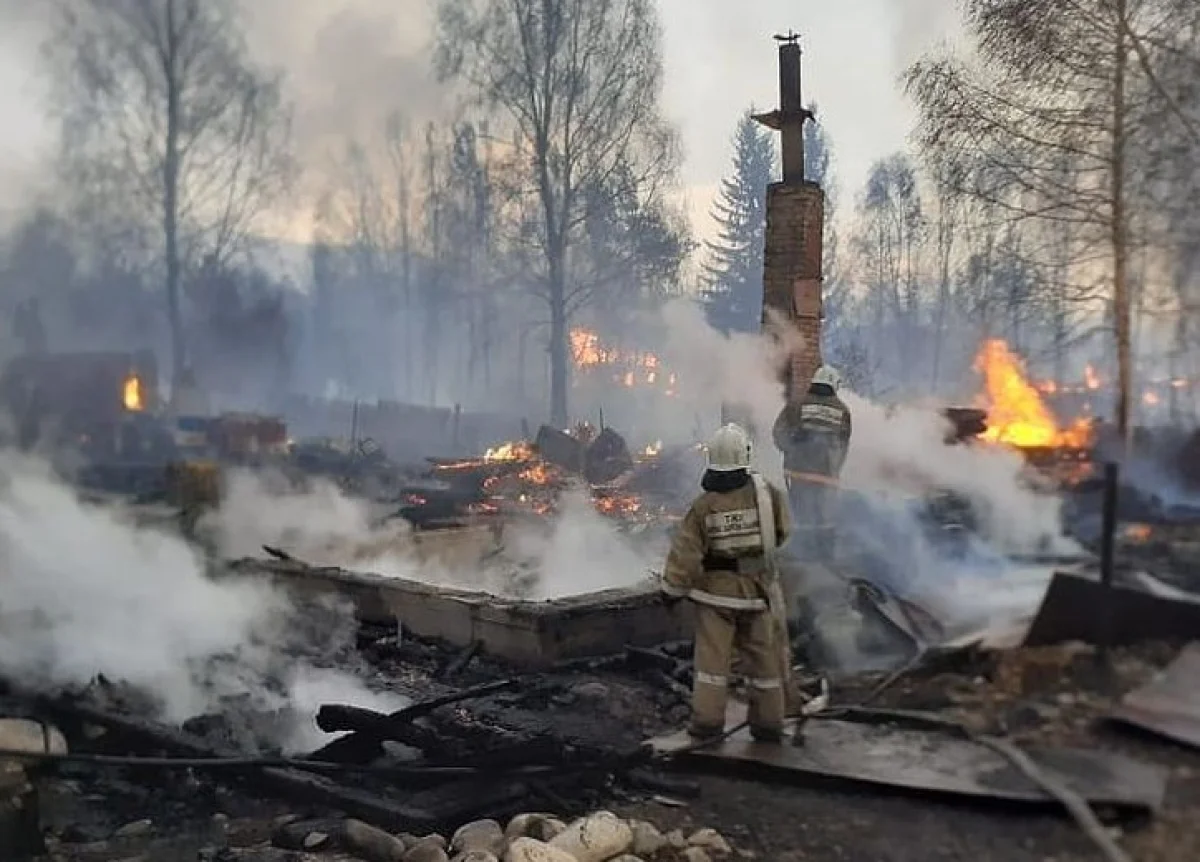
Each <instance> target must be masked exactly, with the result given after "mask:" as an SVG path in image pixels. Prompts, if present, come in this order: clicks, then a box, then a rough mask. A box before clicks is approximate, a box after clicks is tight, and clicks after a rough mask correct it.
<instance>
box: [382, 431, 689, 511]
mask: <svg viewBox="0 0 1200 862" xmlns="http://www.w3.org/2000/svg"><path fill="white" fill-rule="evenodd" d="M430 461H431V464H432V466H431V469H429V470H428V471H427V472H426V473H425V474H424V475H423V476H422V477H420V479H419V480H417V481H413V482H410V483H409V484H408V485H407V486H406V487H405V488H403V489H401V494H402V501H403V505H402V506H401V508H400V510H399V514H400V515H401V516H402V517H403V518H405V519H406V520H408V521H409V522H411V523H412V524H413V525H414V526H415V527H417V528H424V529H432V528H445V527H454V526H462V525H464V524H466V523H469V522H471V521H474V520H477V519H478V518H479V517H480V516H485V517H486V516H489V515H505V516H509V517H520V516H522V515H529V514H533V515H545V514H549V513H552V512H553V511H555V509H556V507H557V505H558V500H559V498H560V495H561V493H562V492H563V491H564V490H565V489H567V488H569V487H584V488H586V489H587V492H588V494H589V496H590V498H591V500H592V502H593V504H594V505H595V507H596V509H597V510H598V511H599V512H600V513H601V514H604V515H608V516H611V517H613V518H616V519H619V520H622V521H626V522H630V521H633V522H641V523H645V522H648V521H654V522H661V523H667V522H670V521H671V520H672V518H673V517H675V516H677V515H678V514H680V512H681V510H682V508H683V506H684V505H685V504H686V501H687V493H688V491H689V490H690V487H691V486H692V485H693V484H694V482H695V476H696V475H697V474H698V473H699V471H700V470H701V469H702V463H703V454H702V452H701V450H700V449H699V447H695V446H676V447H671V448H667V449H663V448H662V447H648V448H647V450H645V451H643V452H641V453H638V454H637V455H635V454H634V453H633V452H632V451H631V450H630V448H629V445H628V443H626V441H625V439H624V438H623V437H622V436H621V435H620V434H618V433H617V432H616V431H614V430H613V429H612V428H604V429H602V430H601V431H600V432H599V433H598V434H592V433H591V432H590V431H588V430H587V429H586V428H584V429H576V430H575V431H574V432H572V433H568V432H564V431H560V430H558V429H556V428H552V427H550V426H548V425H543V426H542V427H541V428H540V429H539V430H538V433H537V437H536V438H535V439H534V440H533V441H532V442H530V441H516V442H511V443H505V444H503V445H501V446H498V447H495V448H493V449H489V450H488V451H487V452H485V453H484V454H483V455H482V456H481V457H478V458H459V459H430Z"/></svg>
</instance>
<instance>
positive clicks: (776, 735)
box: [750, 727, 783, 745]
mask: <svg viewBox="0 0 1200 862" xmlns="http://www.w3.org/2000/svg"><path fill="white" fill-rule="evenodd" d="M750 737H751V738H752V739H753V740H754V741H755V742H765V743H769V744H771V745H779V744H780V743H782V742H783V729H782V728H779V727H752V728H750Z"/></svg>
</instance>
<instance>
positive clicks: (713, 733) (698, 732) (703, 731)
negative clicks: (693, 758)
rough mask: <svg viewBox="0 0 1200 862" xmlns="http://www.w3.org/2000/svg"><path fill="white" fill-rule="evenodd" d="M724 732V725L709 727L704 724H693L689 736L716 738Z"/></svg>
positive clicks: (694, 737)
mask: <svg viewBox="0 0 1200 862" xmlns="http://www.w3.org/2000/svg"><path fill="white" fill-rule="evenodd" d="M724 732H725V728H723V727H708V726H705V725H702V724H693V725H691V726H690V727H689V728H688V736H690V737H691V738H692V739H716V738H717V737H718V736H720V735H721V734H723V733H724Z"/></svg>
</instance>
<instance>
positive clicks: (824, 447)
mask: <svg viewBox="0 0 1200 862" xmlns="http://www.w3.org/2000/svg"><path fill="white" fill-rule="evenodd" d="M822 388H825V389H829V388H828V387H822ZM852 431H853V423H852V421H851V419H850V409H849V408H848V407H847V406H846V405H845V403H844V402H843V401H842V399H840V398H838V397H837V395H836V394H834V392H833V390H832V389H829V391H828V393H824V392H812V391H810V392H809V393H808V394H807V395H806V396H805V397H804V400H803V401H800V402H796V403H790V404H787V405H786V406H785V407H784V408H783V410H782V411H780V413H779V416H778V418H777V419H776V420H775V427H774V428H773V429H772V437H773V438H774V440H775V446H776V447H777V448H778V449H779V451H781V452H782V453H783V469H784V470H785V471H786V472H787V474H788V475H789V476H790V477H799V478H802V477H803V476H805V475H806V474H807V475H810V476H817V477H829V478H836V477H837V476H838V474H839V473H841V471H842V465H843V464H844V463H845V462H846V454H847V453H848V452H849V451H850V435H851V432H852Z"/></svg>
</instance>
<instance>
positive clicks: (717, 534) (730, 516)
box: [704, 509, 762, 556]
mask: <svg viewBox="0 0 1200 862" xmlns="http://www.w3.org/2000/svg"><path fill="white" fill-rule="evenodd" d="M704 529H705V531H706V532H707V533H708V544H709V548H710V549H711V550H712V551H714V552H715V553H718V554H729V555H731V556H738V555H740V554H744V553H746V552H747V551H759V550H761V549H762V535H761V534H760V533H759V529H758V510H757V509H732V510H730V511H727V512H713V513H712V514H711V515H708V516H707V517H705V519H704Z"/></svg>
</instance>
